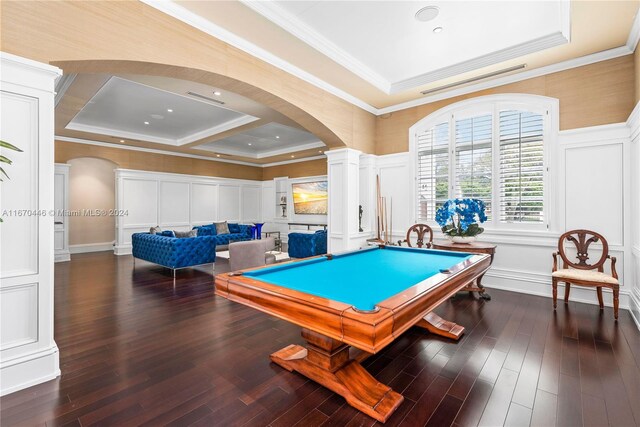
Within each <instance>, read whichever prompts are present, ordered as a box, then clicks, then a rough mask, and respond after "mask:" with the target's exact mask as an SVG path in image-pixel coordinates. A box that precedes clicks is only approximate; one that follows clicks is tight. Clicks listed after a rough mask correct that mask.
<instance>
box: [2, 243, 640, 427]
mask: <svg viewBox="0 0 640 427" xmlns="http://www.w3.org/2000/svg"><path fill="white" fill-rule="evenodd" d="M132 267H133V263H132V258H131V257H129V256H121V257H116V256H114V255H112V254H110V253H106V252H103V253H94V254H81V255H74V256H73V260H72V261H71V262H68V263H59V264H56V291H55V298H56V300H55V318H56V322H55V338H56V342H57V344H58V346H59V348H60V361H61V369H62V377H61V378H59V379H56V380H53V381H49V382H47V383H45V384H41V385H38V386H35V387H32V388H30V389H27V390H23V391H20V392H17V393H13V394H11V395H8V396H5V397H3V398H2V399H1V400H0V406H1V412H0V416H1V418H0V423H1V424H2V426H18V425H24V426H44V425H46V426H58V425H60V426H89V425H101V426H108V425H113V426H129V425H131V426H135V425H145V426H160V425H171V426H213V425H215V426H241V425H248V426H274V427H284V426H294V425H299V426H320V425H322V426H373V425H376V424H378V425H379V423H376V422H375V421H374V420H373V419H371V418H369V417H367V416H365V415H363V414H361V413H359V412H358V411H356V410H355V409H353V408H351V407H350V406H348V405H346V404H345V402H344V400H343V399H342V398H341V397H339V396H336V395H335V394H333V393H331V392H329V391H328V390H326V389H324V388H323V387H320V386H318V385H316V384H315V383H313V382H310V381H307V380H306V379H305V378H303V377H302V376H300V375H298V374H295V373H290V372H287V371H285V370H283V369H281V368H280V367H278V366H276V365H274V364H272V363H270V362H269V357H268V356H269V354H270V353H271V352H273V351H276V350H278V349H280V348H281V347H284V346H285V345H287V344H290V343H299V344H302V343H303V341H302V339H301V337H300V335H299V328H298V327H296V326H294V325H291V324H289V323H287V322H284V321H280V320H277V319H275V318H272V317H269V316H267V315H264V314H262V313H260V312H258V311H256V310H253V309H250V308H248V307H245V306H242V305H240V304H234V303H232V302H229V301H227V300H225V299H222V298H216V297H215V296H214V294H213V283H212V276H211V272H210V270H209V269H207V268H203V269H199V270H190V269H186V270H182V271H179V272H178V278H177V281H176V286H175V288H174V287H173V281H172V277H171V274H170V272H169V271H168V270H164V269H162V268H160V267H157V266H154V265H152V264H148V263H144V262H140V261H138V262H137V265H136V268H135V269H133V268H132ZM490 294H491V295H492V297H493V299H492V300H491V301H488V302H487V301H484V300H478V299H475V298H473V297H468V296H466V295H464V296H463V295H461V296H459V297H458V298H456V299H455V300H451V301H449V302H447V303H445V304H444V305H443V306H442V307H440V308H439V309H438V310H437V311H438V314H440V315H441V316H443V317H445V318H447V319H451V320H454V321H456V322H457V323H460V324H462V325H464V326H465V327H466V333H465V335H464V336H463V338H462V339H461V340H460V341H459V342H457V343H455V342H451V341H448V340H445V339H442V338H439V337H436V336H431V335H429V334H428V333H426V332H425V331H423V330H420V329H417V328H412V329H410V330H409V331H408V332H407V333H405V334H404V335H403V336H402V337H400V338H399V339H398V340H396V341H395V342H394V343H393V344H391V345H390V346H389V347H387V348H386V349H385V350H384V351H382V352H381V353H379V354H377V355H375V356H374V357H372V358H370V359H369V360H367V361H366V362H365V364H364V365H365V367H366V368H367V369H368V370H369V371H370V372H371V373H372V374H373V375H374V376H375V377H376V378H378V379H379V380H380V381H381V382H383V383H386V384H389V385H391V386H392V387H393V388H394V390H396V391H397V392H399V393H402V394H403V395H404V396H405V400H404V402H403V403H402V405H401V406H400V407H399V408H398V410H397V411H396V412H395V413H394V415H393V416H392V417H391V418H390V419H389V421H388V422H387V423H386V425H388V426H398V425H402V426H423V425H429V426H449V425H454V426H460V427H462V426H474V425H485V426H500V425H508V426H527V425H532V426H545V427H546V426H552V425H559V426H580V425H592V426H604V425H612V426H634V425H640V369H639V366H640V333H639V332H638V330H637V329H636V327H635V325H634V323H633V321H632V319H631V317H630V315H629V313H628V312H627V311H626V310H621V312H620V321H619V323H618V324H617V325H616V324H615V323H614V321H613V313H612V311H611V309H606V310H605V311H604V314H603V315H600V313H599V310H598V308H597V306H595V305H586V304H576V303H571V304H569V306H568V307H565V306H564V305H563V304H559V306H558V311H557V313H556V314H554V312H553V310H552V308H551V300H550V299H548V298H542V297H533V296H527V295H521V294H515V293H509V292H502V291H497V290H490Z"/></svg>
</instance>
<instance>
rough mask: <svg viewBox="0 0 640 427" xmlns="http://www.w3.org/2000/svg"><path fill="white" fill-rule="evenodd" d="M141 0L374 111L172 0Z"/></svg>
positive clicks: (363, 103) (370, 107)
mask: <svg viewBox="0 0 640 427" xmlns="http://www.w3.org/2000/svg"><path fill="white" fill-rule="evenodd" d="M140 1H142V2H143V3H144V4H146V5H148V6H150V7H152V8H154V9H157V10H159V11H160V12H163V13H165V14H167V15H169V16H171V17H173V18H176V19H178V20H179V21H182V22H184V23H185V24H188V25H190V26H192V27H194V28H197V29H198V30H200V31H203V32H205V33H207V34H209V35H210V36H213V37H215V38H217V39H219V40H222V41H223V42H225V43H227V44H229V45H231V46H233V47H236V48H238V49H240V50H242V51H243V52H246V53H248V54H249V55H251V56H254V57H256V58H258V59H260V60H262V61H264V62H266V63H268V64H271V65H273V66H274V67H276V68H279V69H281V70H283V71H286V72H287V73H289V74H291V75H293V76H296V77H298V78H299V79H301V80H304V81H305V82H307V83H309V84H312V85H314V86H316V87H318V88H320V89H322V90H324V91H326V92H329V93H331V94H332V95H335V96H337V97H338V98H341V99H342V100H344V101H347V102H349V103H350V104H353V105H355V106H357V107H360V108H362V109H363V110H365V111H368V112H370V113H372V114H375V111H376V109H375V107H372V106H371V105H369V104H367V103H366V102H364V101H362V100H361V99H358V98H356V97H355V96H353V95H351V94H349V93H347V92H345V91H343V90H342V89H339V88H337V87H335V86H333V85H331V84H329V83H327V82H325V81H324V80H321V79H319V78H318V77H316V76H314V75H312V74H311V73H308V72H306V71H304V70H303V69H301V68H298V67H296V66H295V65H293V64H291V63H289V62H287V61H285V60H283V59H282V58H279V57H277V56H276V55H274V54H272V53H271V52H268V51H266V50H265V49H262V48H261V47H259V46H256V45H255V44H253V43H251V42H249V41H247V40H245V39H243V38H241V37H238V36H237V35H235V34H233V33H232V32H230V31H227V30H225V29H224V28H222V27H220V26H218V25H216V24H214V23H213V22H211V21H209V20H207V19H204V18H202V17H201V16H199V15H197V14H195V13H193V12H190V11H189V10H187V9H185V8H184V7H182V6H180V5H178V4H176V3H174V2H173V1H171V0H140Z"/></svg>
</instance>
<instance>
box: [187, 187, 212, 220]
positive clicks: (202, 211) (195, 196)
mask: <svg viewBox="0 0 640 427" xmlns="http://www.w3.org/2000/svg"><path fill="white" fill-rule="evenodd" d="M217 202H218V184H205V183H199V182H194V183H193V184H191V222H193V224H194V225H202V224H211V223H212V222H213V221H214V220H215V219H216V218H218V204H217Z"/></svg>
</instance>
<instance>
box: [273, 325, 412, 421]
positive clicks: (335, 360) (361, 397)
mask: <svg viewBox="0 0 640 427" xmlns="http://www.w3.org/2000/svg"><path fill="white" fill-rule="evenodd" d="M302 337H303V338H304V339H305V340H307V347H306V348H305V347H302V346H299V345H295V344H291V345H289V346H287V347H285V348H283V349H282V350H279V351H277V352H275V353H273V354H272V355H271V360H272V361H273V362H274V363H277V364H278V365H280V366H282V367H283V368H285V369H287V370H288V371H296V372H299V373H300V374H302V375H304V376H305V377H307V378H309V379H311V380H313V381H315V382H317V383H318V384H321V385H323V386H325V387H326V388H328V389H329V390H331V391H333V392H335V393H337V394H339V395H340V396H342V397H344V398H345V399H346V401H347V403H348V404H349V405H351V406H353V407H354V408H356V409H357V410H359V411H361V412H364V413H365V414H367V415H369V416H370V417H372V418H375V419H376V420H378V421H380V422H385V421H387V419H388V418H389V417H390V416H391V414H392V413H393V412H394V411H395V410H396V409H397V408H398V406H400V403H402V401H403V400H404V398H403V397H402V395H400V394H399V393H396V392H395V391H393V390H392V389H391V387H389V386H386V385H384V384H381V383H380V382H378V381H377V380H376V379H375V378H374V377H373V376H372V375H371V374H370V373H368V372H367V371H366V370H365V369H364V368H363V367H362V365H361V364H360V361H359V360H356V359H353V358H351V357H349V346H348V345H346V344H344V343H343V342H341V341H337V340H334V339H332V338H329V337H326V336H324V335H321V334H318V333H316V332H313V331H310V330H308V329H303V330H302ZM361 357H362V358H364V357H366V353H365V354H364V355H361V356H359V357H358V359H360V358H361Z"/></svg>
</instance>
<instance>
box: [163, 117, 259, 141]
mask: <svg viewBox="0 0 640 427" xmlns="http://www.w3.org/2000/svg"><path fill="white" fill-rule="evenodd" d="M256 120H260V118H258V117H254V116H250V115H249V114H244V115H242V116H240V117H237V118H235V119H231V120H228V121H226V122H224V123H220V124H219V125H215V126H212V127H210V128H209V129H205V130H202V131H200V132H196V133H193V134H191V135H187V136H185V137H183V138H180V139H176V140H175V143H176V145H178V146H182V145H186V144H191V143H192V142H196V141H199V140H201V139H204V138H210V137H212V136H215V135H218V134H220V133H222V132H226V131H229V130H232V129H235V128H238V127H240V126H244V125H248V124H249V123H253V122H255V121H256Z"/></svg>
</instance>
